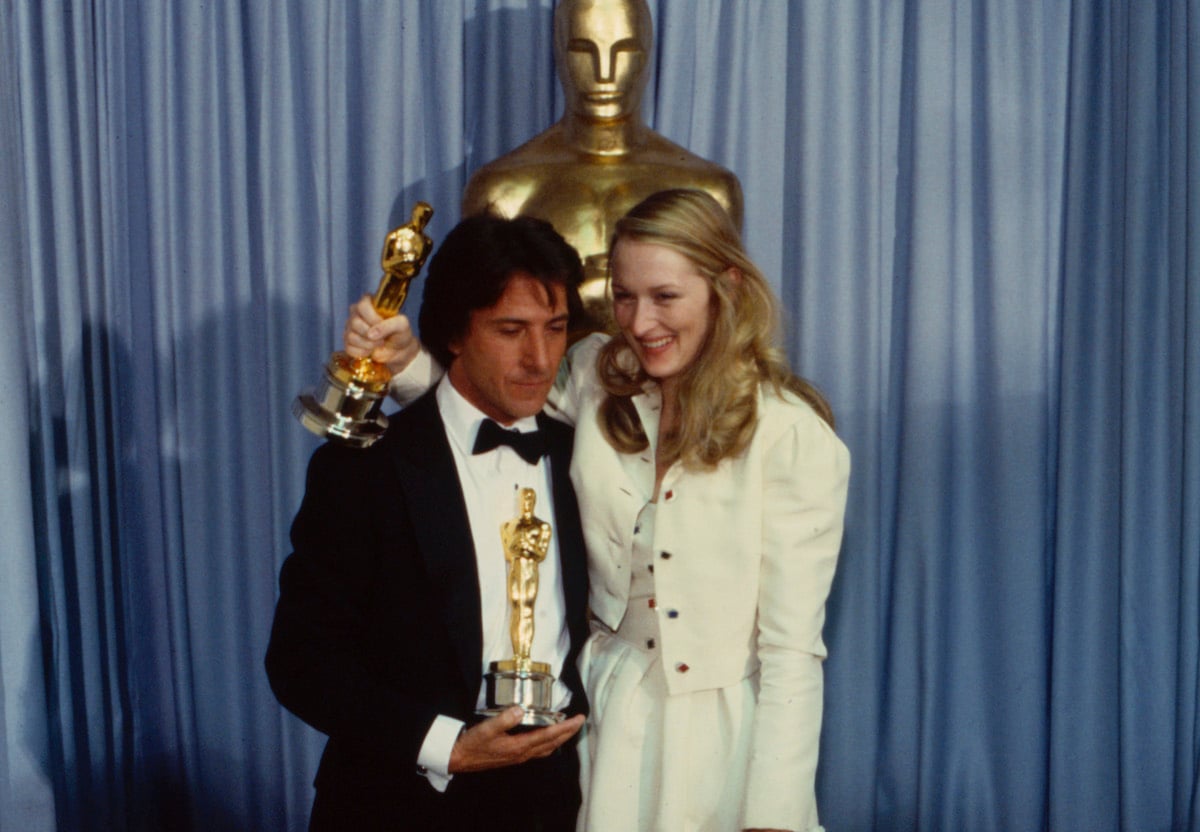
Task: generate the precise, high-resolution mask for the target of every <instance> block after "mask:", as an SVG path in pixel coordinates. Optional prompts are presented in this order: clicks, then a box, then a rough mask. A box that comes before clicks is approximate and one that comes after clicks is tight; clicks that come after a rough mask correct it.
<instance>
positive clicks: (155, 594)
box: [0, 0, 1200, 832]
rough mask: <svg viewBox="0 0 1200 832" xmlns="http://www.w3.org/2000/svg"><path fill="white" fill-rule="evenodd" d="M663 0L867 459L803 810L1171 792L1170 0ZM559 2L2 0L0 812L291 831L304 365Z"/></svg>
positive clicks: (1198, 86)
mask: <svg viewBox="0 0 1200 832" xmlns="http://www.w3.org/2000/svg"><path fill="white" fill-rule="evenodd" d="M650 6H651V10H652V13H653V17H654V21H655V50H656V53H655V58H654V60H653V64H652V69H651V78H650V83H649V85H648V87H647V93H646V99H645V101H644V113H645V117H646V119H647V121H648V123H649V124H651V125H652V126H653V127H654V128H655V129H657V130H659V131H660V132H662V133H664V134H665V135H667V136H668V137H669V138H671V139H673V140H675V141H677V142H679V143H681V144H683V145H685V146H687V147H688V148H690V149H691V150H693V151H694V152H696V153H699V154H700V155H702V156H705V157H707V158H710V159H713V160H715V161H717V162H720V163H721V164H723V165H725V166H726V167H728V168H730V169H731V170H733V171H734V172H735V173H736V174H737V175H738V177H739V178H740V180H741V183H742V187H743V189H744V192H745V196H746V222H745V238H746V242H747V245H748V247H749V249H750V251H751V253H752V255H753V256H754V257H755V259H756V260H757V262H758V263H759V264H760V265H761V266H762V267H763V269H764V271H765V272H766V273H767V274H768V276H769V278H770V279H771V281H772V283H773V285H774V286H775V288H776V289H777V291H778V292H779V294H780V296H781V298H782V300H783V306H784V312H785V321H784V329H783V332H784V338H785V346H786V348H787V350H788V353H789V355H790V357H791V358H792V360H793V363H794V366H795V367H796V368H797V369H798V371H800V372H801V373H802V374H803V375H805V376H806V377H808V378H810V379H811V380H812V381H814V382H815V383H816V384H817V385H818V386H819V387H821V388H822V390H824V392H825V393H826V394H827V396H828V397H829V398H830V400H831V402H832V404H833V407H834V410H835V413H836V414H837V417H838V430H839V433H840V434H841V435H842V437H843V438H844V439H845V441H846V442H847V444H848V445H849V446H850V449H851V452H852V454H853V457H854V472H853V477H852V483H851V494H850V503H849V509H848V513H847V517H848V525H847V530H846V540H845V544H844V546H843V551H842V557H841V562H840V567H839V573H838V577H837V580H836V582H835V585H834V592H833V595H832V597H831V599H830V602H829V608H828V621H827V626H826V642H827V643H828V647H829V651H830V658H829V659H828V661H827V663H826V667H825V670H826V708H825V716H824V730H823V735H822V751H821V761H820V771H819V776H818V801H819V805H820V811H821V819H822V822H823V824H824V825H825V826H826V827H827V828H829V829H832V830H935V829H956V830H1017V829H1019V830H1038V829H1044V830H1064V829H1088V830H1131V832H1132V830H1139V831H1140V830H1148V829H1162V830H1167V829H1172V830H1176V829H1179V830H1183V829H1200V800H1198V798H1200V795H1198V794H1197V789H1198V786H1197V784H1198V783H1200V770H1198V764H1200V725H1198V722H1197V706H1198V704H1200V430H1197V424H1198V417H1200V290H1198V289H1197V287H1198V286H1200V234H1198V233H1197V231H1196V228H1197V224H1196V222H1195V218H1196V217H1197V216H1200V204H1198V202H1197V200H1200V196H1198V195H1200V181H1198V180H1197V176H1198V173H1197V172H1198V171H1200V126H1198V124H1197V119H1198V117H1200V116H1198V114H1200V70H1198V69H1197V67H1198V66H1200V56H1198V54H1197V52H1196V50H1197V48H1200V47H1198V44H1200V12H1198V11H1197V10H1196V8H1195V4H1194V3H1191V2H1187V0H1164V2H1160V3H1153V4H1151V3H1141V2H1136V0H1110V2H1083V0H1075V2H1071V0H1058V1H1057V2H1048V3H1013V2H1003V1H1002V0H981V2H976V3H971V4H965V3H955V2H952V0H919V1H918V0H910V2H887V1H886V0H874V2H872V0H856V1H855V2H836V3H835V2H816V0H813V1H812V2H809V0H795V1H794V2H783V1H782V0H686V2H685V0H657V2H651V3H650ZM552 13H553V8H552V3H551V0H527V2H520V0H507V1H506V2H505V1H502V0H460V1H457V2H448V1H447V0H374V2H370V1H369V0H361V1H360V2H341V0H311V2H304V3H284V2H272V3H251V2H233V0H227V1H226V2H200V1H199V0H182V2H147V3H139V4H131V3H123V2H117V0H93V2H75V3H59V2H45V3H43V2H39V0H5V1H4V2H0V141H2V143H3V144H2V150H3V152H2V153H0V194H3V198H2V199H0V272H2V275H0V276H2V278H3V279H2V280H0V302H3V305H4V309H5V310H6V311H7V313H8V319H9V324H8V326H6V327H3V328H2V330H0V351H2V352H0V404H2V405H3V413H4V414H5V417H6V420H5V428H6V430H5V431H3V434H2V435H3V437H4V438H3V439H2V440H0V441H2V442H3V443H4V450H5V453H4V457H3V458H4V460H5V463H6V464H5V465H4V466H3V468H2V469H0V552H2V553H3V554H2V555H0V558H2V560H0V563H2V564H3V566H2V568H0V828H3V829H6V830H7V829H9V828H12V829H22V830H43V829H44V830H50V829H164V828H170V829H197V830H200V829H213V828H242V829H258V830H276V829H278V830H284V829H303V828H305V825H306V822H307V814H308V807H309V803H310V801H311V797H312V788H311V781H312V777H313V774H314V772H315V769H316V763H317V760H318V757H319V754H320V750H321V747H322V745H323V738H322V737H321V736H320V735H319V734H317V733H316V732H315V731H313V730H311V729H309V728H307V727H306V726H304V725H303V724H302V723H300V722H299V721H298V720H297V719H295V718H293V717H292V716H290V715H289V714H287V713H286V712H284V711H283V710H282V708H280V707H279V705H278V704H277V703H276V701H275V699H274V697H273V696H272V695H271V692H270V690H269V688H268V686H267V681H266V677H265V674H264V672H263V670H262V656H263V651H264V649H265V645H266V640H267V634H268V630H269V626H270V621H271V615H272V611H273V606H274V600H275V593H276V579H277V575H278V569H279V564H280V562H281V561H282V559H283V558H284V556H286V554H287V553H288V551H289V544H288V540H287V531H288V525H289V523H290V520H291V516H292V514H293V512H294V511H295V510H296V508H297V506H298V505H299V500H300V496H301V494H302V492H303V488H304V472H305V467H306V463H307V459H308V456H309V454H310V453H311V452H312V450H313V449H314V448H315V447H316V445H317V440H316V439H315V438H314V437H312V436H311V435H309V434H308V433H307V432H305V431H304V430H303V429H302V428H301V427H300V426H299V425H298V424H297V423H296V422H295V421H294V420H293V419H292V417H291V415H290V405H291V400H292V398H293V397H294V396H295V394H296V393H297V392H298V391H299V390H300V389H301V388H303V387H306V386H308V385H311V384H313V383H314V382H315V381H316V380H317V378H318V374H319V373H320V370H321V366H322V364H323V362H324V361H325V360H326V359H327V357H328V355H329V353H330V352H331V351H332V350H333V349H335V348H336V347H337V346H338V345H339V343H340V332H341V325H342V322H343V320H344V317H345V314H346V309H347V307H348V305H349V304H350V303H351V302H352V301H353V300H355V299H356V298H357V297H358V296H359V295H361V294H362V293H364V292H366V291H370V290H373V289H374V287H375V285H376V284H377V282H378V279H379V271H378V269H379V266H378V253H379V248H380V245H381V243H382V239H383V235H384V234H385V233H386V231H387V230H388V229H389V228H391V227H393V226H394V225H396V224H398V223H399V222H401V221H403V220H404V219H406V218H407V216H408V212H409V209H410V208H411V205H412V203H413V202H414V201H415V200H417V199H424V200H426V201H428V202H430V203H431V204H433V206H434V208H435V210H436V214H435V216H434V219H433V221H432V223H431V226H430V228H429V233H430V235H431V236H432V237H433V238H434V240H435V241H436V240H439V239H441V238H442V237H443V236H444V235H445V233H446V231H448V230H449V229H450V228H451V227H452V226H453V225H454V223H455V222H456V221H457V219H458V213H459V209H458V201H459V198H460V196H461V193H462V189H463V186H464V185H465V184H466V180H467V177H468V176H469V175H470V174H471V173H472V172H473V171H474V170H475V169H477V168H478V167H479V166H480V165H482V164H483V163H485V162H487V161H489V160H491V159H492V158H495V157H496V156H498V155H500V154H502V153H504V152H506V151H507V150H509V149H511V148H513V147H515V146H516V145H518V144H520V143H521V142H523V141H525V140H526V139H528V138H529V137H531V136H532V135H534V134H535V133H537V132H539V131H540V130H542V129H544V128H545V127H547V126H549V125H550V124H551V123H552V122H553V121H554V120H555V119H556V118H557V117H558V115H559V114H560V112H561V107H562V94H561V91H560V90H559V87H558V82H557V79H556V76H555V73H554V65H553V58H552V38H551V17H552ZM420 296H421V282H420V281H418V282H417V284H416V285H415V286H414V291H413V293H412V296H411V297H410V300H409V302H408V307H407V308H408V310H409V311H412V312H415V310H416V309H417V308H418V307H419V303H420ZM584 510H585V511H586V507H584Z"/></svg>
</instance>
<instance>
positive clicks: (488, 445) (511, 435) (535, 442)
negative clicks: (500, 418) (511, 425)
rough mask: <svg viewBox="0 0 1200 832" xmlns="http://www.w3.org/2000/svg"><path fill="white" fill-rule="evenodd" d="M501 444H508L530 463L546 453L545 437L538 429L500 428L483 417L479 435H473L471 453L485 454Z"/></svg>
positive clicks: (532, 463) (533, 463) (534, 463)
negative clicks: (473, 444)
mask: <svg viewBox="0 0 1200 832" xmlns="http://www.w3.org/2000/svg"><path fill="white" fill-rule="evenodd" d="M501 445H508V446H509V447H510V448H512V449H513V450H514V451H516V452H517V453H518V454H520V455H521V459H523V460H525V461H526V462H528V463H529V464H530V465H536V464H537V461H538V460H539V459H541V458H542V457H543V456H545V455H546V437H544V436H542V432H541V431H540V430H535V431H530V432H529V433H521V432H520V431H516V430H508V429H506V428H502V427H500V426H499V425H498V424H496V423H495V422H493V421H492V420H491V419H484V420H483V424H481V425H480V426H479V435H478V436H476V437H475V447H474V448H472V449H471V453H473V454H485V453H487V452H488V451H491V450H495V449H496V448H498V447H500V446H501Z"/></svg>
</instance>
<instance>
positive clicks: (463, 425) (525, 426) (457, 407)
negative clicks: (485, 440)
mask: <svg viewBox="0 0 1200 832" xmlns="http://www.w3.org/2000/svg"><path fill="white" fill-rule="evenodd" d="M436 396H437V406H438V410H439V411H440V412H441V414H442V422H443V423H444V424H445V426H446V435H447V436H448V437H449V438H450V441H451V442H453V443H454V444H455V445H457V446H458V448H459V450H460V451H461V452H462V453H463V454H464V455H467V456H469V455H470V454H471V449H472V448H474V447H475V437H476V436H477V435H478V434H479V426H480V425H481V424H483V420H484V419H487V418H490V417H489V416H487V415H486V414H485V413H484V412H483V411H482V410H480V409H479V408H477V407H476V406H475V405H473V404H471V403H470V402H469V401H467V400H466V398H465V397H464V396H463V394H462V393H460V392H458V390H457V389H456V388H455V387H454V385H453V384H452V383H451V382H450V374H449V373H447V374H446V375H444V376H442V380H441V381H440V382H439V383H438V388H437V393H436ZM504 427H507V428H510V429H512V428H516V429H517V430H519V431H521V433H527V432H528V431H533V430H537V429H538V423H537V417H536V416H526V417H524V418H522V419H518V420H517V421H515V422H513V423H512V424H511V425H504Z"/></svg>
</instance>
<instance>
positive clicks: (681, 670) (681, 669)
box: [675, 662, 691, 673]
mask: <svg viewBox="0 0 1200 832" xmlns="http://www.w3.org/2000/svg"><path fill="white" fill-rule="evenodd" d="M675 670H676V671H678V672H679V673H687V672H688V671H689V670H691V668H690V667H688V666H687V665H686V664H684V663H683V662H680V663H679V664H677V665H675Z"/></svg>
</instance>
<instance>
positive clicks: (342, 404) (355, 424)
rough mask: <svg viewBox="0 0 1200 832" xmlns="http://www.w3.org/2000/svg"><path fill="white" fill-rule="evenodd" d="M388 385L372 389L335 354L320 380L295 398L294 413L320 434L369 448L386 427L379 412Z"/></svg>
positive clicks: (385, 421) (314, 431)
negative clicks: (352, 375)
mask: <svg viewBox="0 0 1200 832" xmlns="http://www.w3.org/2000/svg"><path fill="white" fill-rule="evenodd" d="M386 394H387V391H386V387H384V388H383V389H380V390H371V389H369V388H367V387H366V386H364V385H362V384H359V383H357V382H356V381H355V380H354V379H353V378H348V377H347V375H346V372H345V371H344V370H343V369H342V368H340V367H339V366H338V356H336V355H335V356H334V358H333V359H332V360H330V362H329V364H328V365H326V367H325V372H324V374H323V375H322V378H321V381H320V382H319V383H318V384H317V386H316V387H315V388H313V389H309V390H305V391H304V392H303V393H301V394H300V395H299V396H297V397H296V399H295V400H294V401H293V402H292V415H293V416H295V417H296V418H297V419H299V420H300V424H302V425H304V427H306V428H308V429H309V430H310V431H312V432H313V433H315V434H316V435H317V436H320V437H323V438H325V439H333V440H334V441H337V442H341V443H342V444H343V445H349V446H351V447H354V448H366V447H368V446H370V445H372V444H374V443H375V441H376V440H378V439H379V438H380V437H381V436H383V433H384V431H386V430H387V426H388V419H387V416H384V415H383V413H381V412H380V408H381V407H382V403H383V399H384V397H385V396H386Z"/></svg>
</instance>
